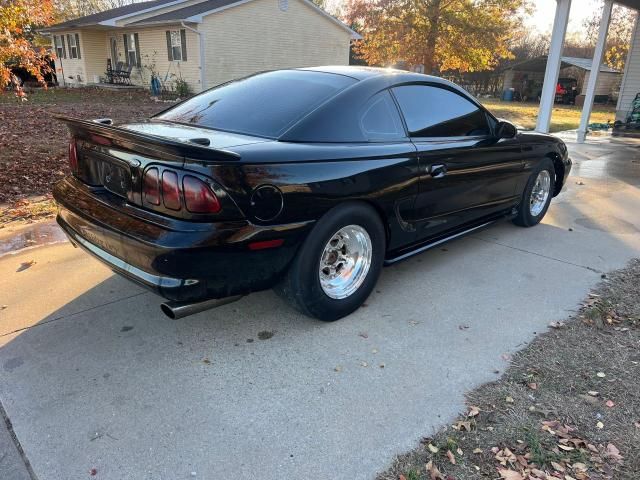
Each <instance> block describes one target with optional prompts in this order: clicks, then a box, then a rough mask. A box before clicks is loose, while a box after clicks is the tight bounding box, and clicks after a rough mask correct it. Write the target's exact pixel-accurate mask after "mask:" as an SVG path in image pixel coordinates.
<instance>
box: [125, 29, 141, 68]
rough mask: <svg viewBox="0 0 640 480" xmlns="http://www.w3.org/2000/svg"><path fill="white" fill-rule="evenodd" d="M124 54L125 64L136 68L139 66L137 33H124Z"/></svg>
mask: <svg viewBox="0 0 640 480" xmlns="http://www.w3.org/2000/svg"><path fill="white" fill-rule="evenodd" d="M123 38H124V53H125V55H126V56H127V64H128V65H133V66H136V67H139V66H140V63H141V62H140V42H139V39H138V34H137V33H125V34H124V35H123Z"/></svg>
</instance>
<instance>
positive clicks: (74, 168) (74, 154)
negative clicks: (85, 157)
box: [69, 137, 78, 173]
mask: <svg viewBox="0 0 640 480" xmlns="http://www.w3.org/2000/svg"><path fill="white" fill-rule="evenodd" d="M69 165H70V166H71V172H72V173H78V147H77V145H76V139H75V137H71V140H70V141H69Z"/></svg>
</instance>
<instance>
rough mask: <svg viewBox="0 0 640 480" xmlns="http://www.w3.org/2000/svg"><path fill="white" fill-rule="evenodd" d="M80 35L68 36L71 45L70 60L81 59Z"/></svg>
mask: <svg viewBox="0 0 640 480" xmlns="http://www.w3.org/2000/svg"><path fill="white" fill-rule="evenodd" d="M78 40H79V38H78V35H77V34H76V35H67V43H68V44H69V58H80V48H79V43H80V42H79V41H78Z"/></svg>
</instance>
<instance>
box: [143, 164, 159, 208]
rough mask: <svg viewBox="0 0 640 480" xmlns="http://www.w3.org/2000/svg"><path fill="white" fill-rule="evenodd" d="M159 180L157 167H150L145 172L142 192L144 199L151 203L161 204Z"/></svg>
mask: <svg viewBox="0 0 640 480" xmlns="http://www.w3.org/2000/svg"><path fill="white" fill-rule="evenodd" d="M158 180H159V179H158V169H157V168H150V169H149V170H147V172H146V173H145V174H144V183H143V186H142V194H143V195H144V201H145V202H147V203H150V204H151V205H160V182H159V181H158Z"/></svg>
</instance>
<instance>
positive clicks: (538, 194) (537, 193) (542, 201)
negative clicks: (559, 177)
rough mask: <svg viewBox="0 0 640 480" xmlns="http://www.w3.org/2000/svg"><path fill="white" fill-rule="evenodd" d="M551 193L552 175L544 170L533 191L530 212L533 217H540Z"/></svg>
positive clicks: (539, 175)
mask: <svg viewBox="0 0 640 480" xmlns="http://www.w3.org/2000/svg"><path fill="white" fill-rule="evenodd" d="M550 193H551V175H550V174H549V171H548V170H542V171H541V172H540V173H539V174H538V177H537V178H536V183H535V184H534V185H533V190H531V198H530V199H529V211H530V212H531V215H532V216H533V217H537V216H538V215H540V213H541V212H542V210H544V206H545V205H546V204H547V199H548V198H549V194H550Z"/></svg>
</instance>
